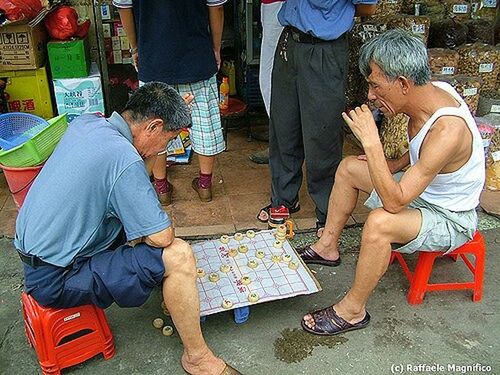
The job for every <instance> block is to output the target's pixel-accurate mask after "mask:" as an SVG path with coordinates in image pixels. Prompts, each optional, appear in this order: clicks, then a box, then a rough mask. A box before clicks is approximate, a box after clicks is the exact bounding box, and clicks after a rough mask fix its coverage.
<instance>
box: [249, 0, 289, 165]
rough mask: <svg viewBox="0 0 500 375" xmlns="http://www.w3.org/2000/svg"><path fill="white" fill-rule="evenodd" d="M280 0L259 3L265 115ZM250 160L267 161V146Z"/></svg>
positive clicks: (276, 37) (260, 82) (277, 35)
mask: <svg viewBox="0 0 500 375" xmlns="http://www.w3.org/2000/svg"><path fill="white" fill-rule="evenodd" d="M282 4H283V3H282V2H281V1H279V2H275V3H271V4H264V3H262V4H261V6H260V7H261V8H260V20H261V23H262V44H261V47H260V62H259V86H260V92H261V93H262V99H263V100H264V106H265V107H266V112H267V116H268V117H269V111H270V106H271V79H272V70H273V60H274V52H275V51H276V46H277V44H278V40H279V37H280V34H281V32H282V31H283V26H281V24H280V23H279V21H278V12H279V10H280V9H281V5H282ZM250 160H252V161H253V162H254V163H257V164H267V163H269V148H268V149H267V150H264V151H259V152H256V153H254V154H252V155H250Z"/></svg>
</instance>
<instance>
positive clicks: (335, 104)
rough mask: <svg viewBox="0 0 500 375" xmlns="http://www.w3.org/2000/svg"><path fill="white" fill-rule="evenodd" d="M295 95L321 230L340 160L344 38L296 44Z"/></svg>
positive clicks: (310, 190)
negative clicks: (296, 81)
mask: <svg viewBox="0 0 500 375" xmlns="http://www.w3.org/2000/svg"><path fill="white" fill-rule="evenodd" d="M299 51H300V53H297V59H298V62H297V66H298V71H299V74H298V92H299V95H300V96H299V100H300V114H301V119H302V131H303V134H302V137H303V139H304V150H305V160H306V170H307V186H308V190H309V194H310V195H311V198H312V199H313V201H314V203H315V204H316V217H317V220H318V226H319V227H324V224H325V222H326V216H327V211H328V198H329V196H330V192H331V190H332V186H333V182H334V179H335V172H336V170H337V167H338V165H339V163H340V161H341V159H342V146H343V134H342V124H343V119H342V116H341V114H342V112H343V111H344V110H345V80H346V73H347V61H348V43H347V38H346V37H345V36H343V37H340V38H339V39H337V40H335V41H332V42H328V43H319V44H305V43H302V44H300V49H299Z"/></svg>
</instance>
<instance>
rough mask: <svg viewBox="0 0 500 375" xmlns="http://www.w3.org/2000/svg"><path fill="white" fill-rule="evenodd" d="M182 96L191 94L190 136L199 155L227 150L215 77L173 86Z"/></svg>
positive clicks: (208, 154)
mask: <svg viewBox="0 0 500 375" xmlns="http://www.w3.org/2000/svg"><path fill="white" fill-rule="evenodd" d="M173 86H174V87H175V89H176V90H177V91H178V92H179V93H180V94H181V95H184V94H186V93H191V94H193V95H194V99H193V102H192V107H191V121H192V127H191V129H190V133H189V136H190V138H191V143H192V145H193V150H194V152H196V153H197V154H199V155H204V156H212V155H217V154H219V153H221V152H222V151H224V150H225V149H226V142H225V141H224V135H223V134H222V125H221V120H220V112H219V94H218V90H217V80H216V78H215V75H214V76H213V77H212V78H209V79H207V80H204V81H199V82H195V83H183V84H177V85H173Z"/></svg>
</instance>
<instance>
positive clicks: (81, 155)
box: [14, 112, 171, 267]
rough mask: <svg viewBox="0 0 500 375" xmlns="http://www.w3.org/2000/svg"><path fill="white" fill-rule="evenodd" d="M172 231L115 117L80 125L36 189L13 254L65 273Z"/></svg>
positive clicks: (87, 118)
mask: <svg viewBox="0 0 500 375" xmlns="http://www.w3.org/2000/svg"><path fill="white" fill-rule="evenodd" d="M170 225H171V222H170V219H169V217H168V216H167V214H166V213H165V212H164V211H163V210H162V208H161V206H160V203H159V201H158V198H157V196H156V193H155V191H154V189H153V186H152V185H151V182H150V181H149V176H148V174H147V172H146V169H145V166H144V162H143V160H142V158H141V156H140V155H139V153H138V152H137V150H136V149H135V147H134V146H133V144H132V134H131V132H130V128H129V126H128V125H127V123H126V122H125V120H124V119H123V118H122V117H121V116H120V115H119V114H118V113H116V112H115V113H113V115H112V116H111V117H110V118H108V119H106V118H102V117H98V116H96V115H83V116H80V117H78V118H77V119H75V120H74V121H73V122H72V123H71V125H70V126H69V128H68V130H67V131H66V133H65V134H64V136H63V138H62V139H61V141H60V142H59V144H58V145H57V147H56V149H55V150H54V153H53V154H52V155H51V157H50V158H49V160H47V162H46V163H45V165H44V167H43V168H42V170H41V172H40V174H39V175H38V177H37V178H36V180H35V182H34V183H33V185H32V186H31V188H30V190H29V192H28V195H27V196H26V200H25V201H24V204H23V206H22V208H21V210H20V211H19V215H18V217H17V221H16V238H15V240H14V246H15V247H16V248H17V249H18V250H20V251H21V252H23V253H25V254H30V255H36V256H38V257H39V258H41V259H42V260H43V261H45V262H47V263H51V264H53V265H56V266H60V267H66V266H67V265H69V264H70V263H71V262H72V261H73V260H74V259H75V258H77V257H89V256H92V255H95V254H97V253H99V252H101V251H104V250H106V249H107V248H108V247H109V246H110V245H111V244H112V243H113V241H114V240H115V239H116V237H117V236H118V234H119V233H120V231H121V230H122V229H124V230H125V233H126V235H127V239H128V240H133V239H136V238H139V237H142V236H148V235H150V234H153V233H157V232H160V231H162V230H164V229H166V228H168V227H169V226H170Z"/></svg>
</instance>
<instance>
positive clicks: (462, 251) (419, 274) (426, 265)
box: [391, 231, 486, 305]
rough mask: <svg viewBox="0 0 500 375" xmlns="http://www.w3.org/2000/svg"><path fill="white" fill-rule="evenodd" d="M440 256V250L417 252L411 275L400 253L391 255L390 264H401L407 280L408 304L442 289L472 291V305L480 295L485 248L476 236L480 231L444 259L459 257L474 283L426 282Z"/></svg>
mask: <svg viewBox="0 0 500 375" xmlns="http://www.w3.org/2000/svg"><path fill="white" fill-rule="evenodd" d="M443 255H445V254H444V252H440V251H433V252H428V251H427V252H426V251H420V252H419V255H418V259H417V265H416V267H415V271H414V272H413V273H412V272H411V271H410V269H409V267H408V265H407V264H406V262H405V260H404V258H403V256H402V255H401V253H398V252H397V251H393V252H392V254H391V263H392V262H393V261H394V259H397V260H398V262H399V263H400V264H401V267H402V268H403V271H404V273H405V275H406V277H407V278H408V281H409V282H410V289H409V291H408V297H407V300H408V303H409V304H411V305H418V304H420V303H422V301H423V300H424V297H425V293H426V292H431V291H442V290H463V289H471V290H472V291H473V294H472V300H473V301H474V302H477V301H480V300H481V298H482V296H483V278H484V264H485V255H486V246H485V244H484V239H483V236H482V235H481V233H479V231H478V232H476V233H475V234H474V237H473V238H472V240H470V241H469V242H467V243H465V244H464V245H462V246H460V247H459V248H458V249H455V250H453V251H452V252H451V253H448V254H446V255H447V256H450V257H452V258H453V259H454V260H455V261H456V260H457V259H458V257H460V258H461V259H462V260H463V261H464V263H465V265H466V266H467V268H469V270H470V271H471V272H472V275H473V281H470V282H460V283H459V282H454V283H439V284H431V283H429V278H430V276H431V273H432V266H433V265H434V260H435V259H436V258H438V257H441V256H443ZM467 255H473V256H474V258H475V260H474V263H472V262H471V260H469V258H468V257H467Z"/></svg>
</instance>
